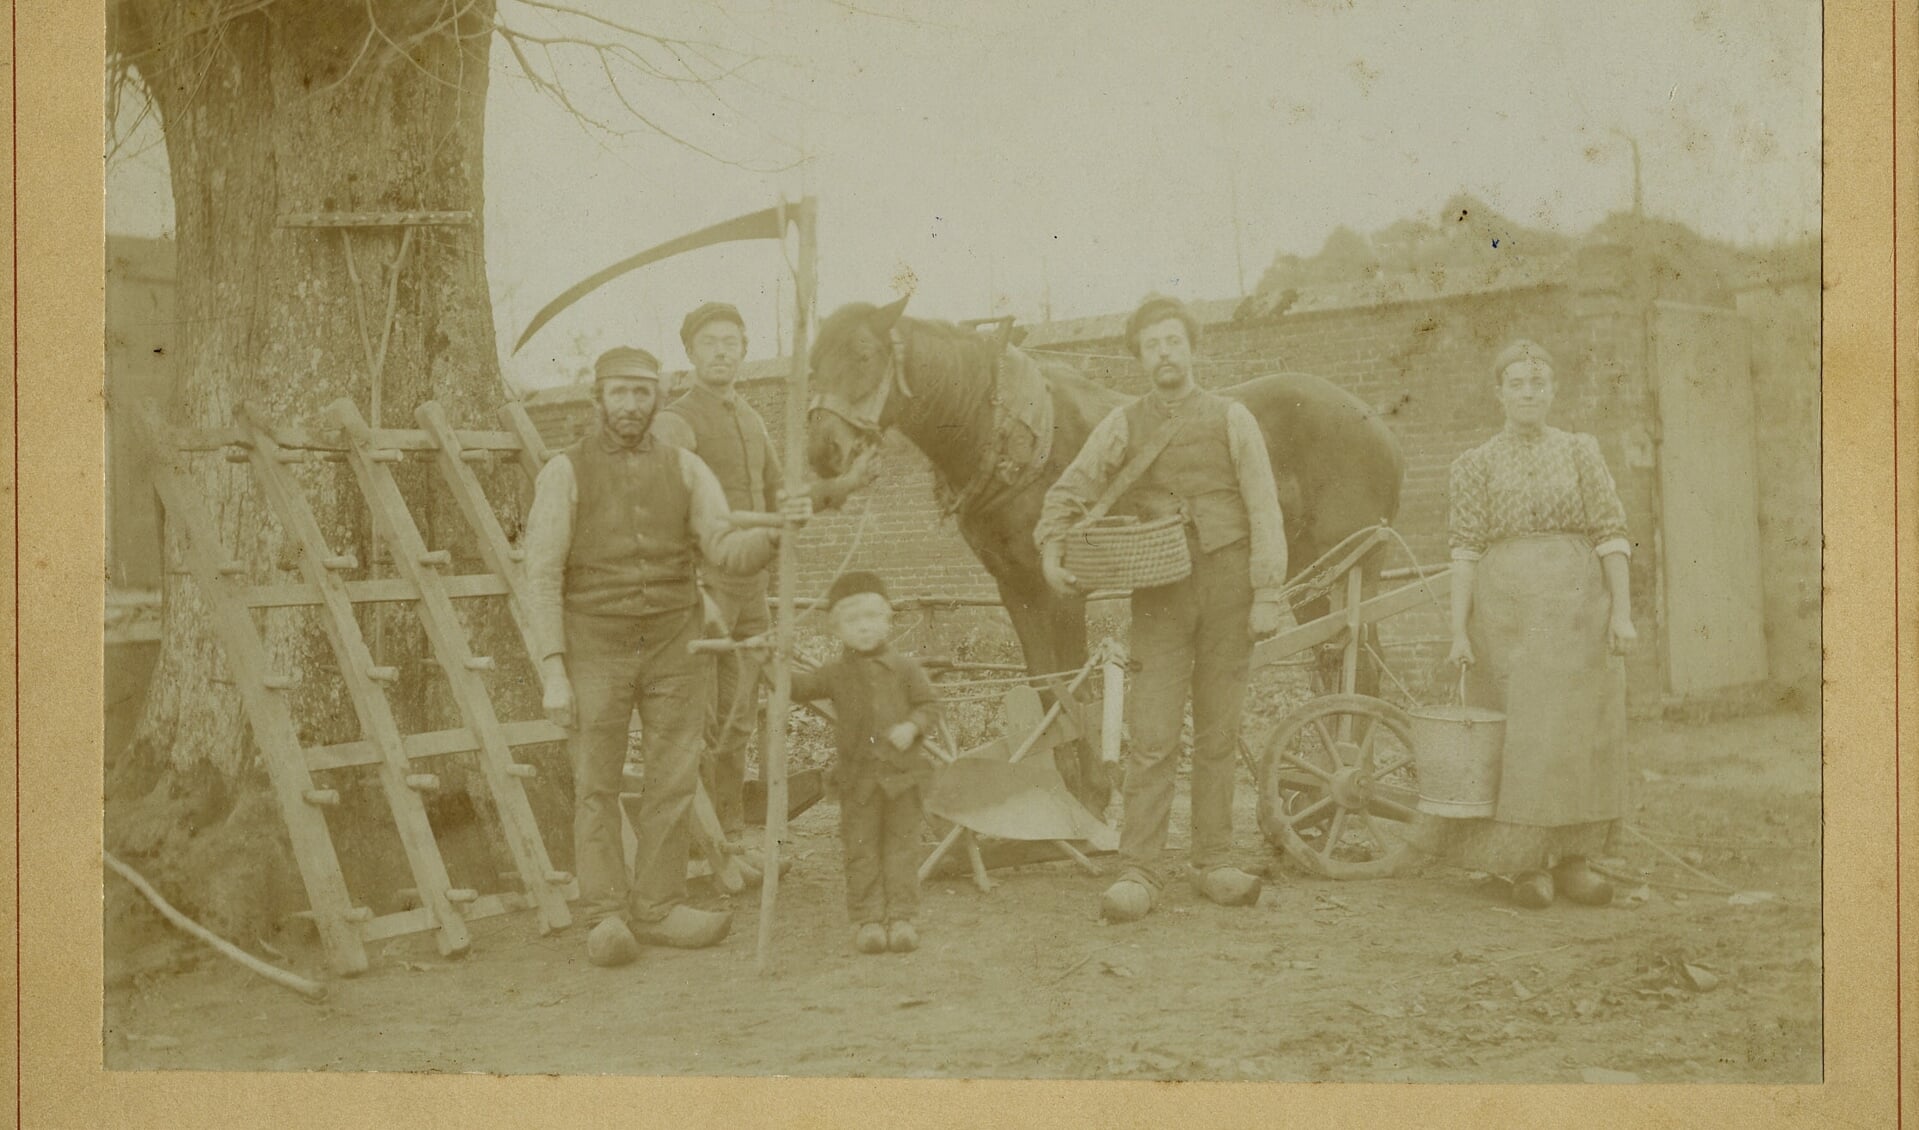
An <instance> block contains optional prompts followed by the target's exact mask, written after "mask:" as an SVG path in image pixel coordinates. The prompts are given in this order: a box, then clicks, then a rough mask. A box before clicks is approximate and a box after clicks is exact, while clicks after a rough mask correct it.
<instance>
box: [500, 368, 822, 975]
mask: <svg viewBox="0 0 1919 1130" xmlns="http://www.w3.org/2000/svg"><path fill="white" fill-rule="evenodd" d="M593 399H594V403H595V405H596V407H597V409H598V413H597V414H598V418H599V419H598V426H597V427H596V428H595V429H594V430H593V431H591V432H590V433H588V434H587V435H586V436H585V437H584V438H582V439H581V440H580V441H579V442H577V443H575V444H573V445H572V446H571V447H568V448H567V449H566V450H565V451H562V452H560V453H558V454H556V455H554V456H553V458H552V459H551V460H549V461H548V462H547V464H546V466H545V467H544V468H543V469H542V470H541V471H540V474H539V478H538V479H537V480H536V482H535V484H534V492H533V505H532V507H531V509H530V511H529V513H528V515H527V523H526V536H525V549H526V581H527V590H528V595H527V602H528V609H527V611H528V615H529V617H530V618H531V620H532V622H533V630H534V634H535V635H536V637H537V638H538V640H539V641H540V650H541V655H540V676H541V681H542V683H543V685H544V690H545V708H546V712H547V715H548V717H549V718H551V719H552V720H553V721H555V722H557V723H559V724H560V725H561V726H562V727H564V728H565V729H566V731H567V746H568V751H569V753H570V754H571V758H572V762H573V803H574V814H573V844H574V851H573V855H574V870H575V871H576V872H577V873H578V875H579V881H580V913H581V917H582V918H584V919H585V920H587V921H589V922H593V923H595V925H594V927H593V930H592V933H591V934H590V935H589V937H588V939H587V956H588V958H589V959H590V960H592V961H593V962H594V963H595V964H600V965H619V964H624V963H626V962H628V961H631V960H633V958H634V957H636V956H637V955H638V943H639V942H646V943H648V944H652V945H667V946H678V947H683V948H695V947H700V946H709V945H713V944H714V943H716V942H718V941H719V940H720V939H721V938H723V937H725V936H726V932H727V930H728V928H729V927H730V925H731V923H732V916H731V915H730V914H727V913H720V912H715V911H705V910H699V909H696V908H694V907H692V906H690V905H688V904H687V902H686V895H687V892H686V858H687V846H688V842H687V836H688V825H689V819H688V817H689V813H690V812H691V810H692V806H693V798H694V791H695V784H696V782H697V781H698V773H699V748H700V726H701V723H702V721H703V719H704V717H705V704H706V699H707V694H708V691H707V682H708V676H709V668H708V667H707V665H706V664H705V663H703V662H702V661H701V660H700V659H699V658H697V657H695V656H693V655H690V654H689V653H688V652H687V644H688V642H689V641H691V640H694V639H696V638H698V636H699V634H700V627H701V621H702V615H701V602H700V594H699V589H698V587H697V584H696V571H697V569H698V567H699V566H700V564H701V563H704V564H705V565H706V567H708V568H709V569H713V570H717V571H720V572H731V573H738V574H751V573H753V572H755V571H758V570H761V569H764V568H765V567H766V563H767V561H768V560H769V559H770V558H771V557H772V555H773V551H774V548H775V547H776V545H777V542H778V533H777V531H774V530H748V529H738V528H735V527H733V526H732V525H731V524H729V523H728V521H727V512H728V507H727V502H726V495H725V493H724V492H723V491H722V490H721V489H720V484H719V482H718V481H717V480H716V479H714V477H713V472H711V471H709V470H708V469H707V467H706V465H705V464H704V463H701V462H700V461H699V460H698V459H696V458H694V457H693V456H692V455H691V454H689V453H688V452H686V451H685V450H683V449H681V448H678V447H675V446H673V445H671V444H666V443H661V442H659V441H658V440H656V439H655V438H654V437H653V435H652V434H651V432H650V430H649V429H650V426H651V424H652V423H653V420H654V415H655V410H656V409H657V408H658V405H659V400H660V364H659V361H658V360H656V359H655V358H654V357H653V355H652V354H650V353H647V352H646V351H645V350H642V349H630V348H625V347H622V348H618V349H611V350H608V351H607V352H605V353H603V354H601V355H600V357H599V359H598V360H597V361H596V362H595V363H594V366H593ZM802 510H804V511H805V512H804V513H801V512H800V511H802ZM810 512H811V511H810V507H809V506H806V505H805V500H804V499H801V500H800V504H799V505H798V506H796V507H795V508H794V512H793V515H792V516H793V518H794V520H795V521H804V519H805V517H806V515H807V514H810ZM635 706H637V707H638V708H639V712H640V722H641V726H642V734H641V744H640V756H641V759H642V761H643V763H644V767H645V775H646V776H645V780H646V784H645V787H644V789H643V791H642V796H641V800H640V808H639V815H638V818H637V820H636V821H635V827H634V829H633V830H634V833H635V835H636V836H637V837H638V840H639V846H638V851H637V853H636V856H635V860H634V866H633V873H632V876H631V879H630V881H629V878H628V875H627V871H626V866H625V862H624V860H623V859H622V858H621V836H620V785H621V770H622V768H623V766H624V764H625V762H626V747H627V732H628V722H629V719H630V718H631V716H632V713H633V710H634V707H635Z"/></svg>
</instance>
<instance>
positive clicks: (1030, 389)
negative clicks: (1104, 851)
mask: <svg viewBox="0 0 1919 1130" xmlns="http://www.w3.org/2000/svg"><path fill="white" fill-rule="evenodd" d="M905 308H906V299H905V298H902V299H900V300H899V301H897V302H894V303H892V304H891V305H888V306H884V307H881V306H875V305H872V304H870V303H849V304H847V305H844V306H841V307H840V308H839V309H837V310H835V311H834V312H833V313H832V314H831V315H829V316H828V317H827V318H826V319H825V320H824V321H823V322H821V323H820V327H819V336H818V339H817V341H816V342H815V344H814V346H813V348H812V351H811V354H810V357H809V364H810V367H811V388H812V393H813V395H812V399H811V402H810V404H809V405H808V411H807V448H806V458H807V462H808V464H809V465H810V466H811V468H812V470H813V471H814V473H815V474H817V475H819V476H820V477H822V478H831V477H837V476H838V475H840V474H841V473H842V472H843V471H844V470H845V469H846V468H847V467H849V466H851V465H852V463H853V461H854V460H855V459H856V458H858V457H859V456H860V455H861V454H862V453H863V452H865V451H867V450H868V449H870V448H872V447H873V446H875V445H876V444H877V443H878V442H879V441H880V439H881V437H882V435H883V434H884V433H885V432H886V431H887V430H889V429H890V430H894V431H897V432H899V433H901V434H902V435H904V436H905V437H906V438H907V439H908V440H910V441H911V442H912V443H913V445H914V446H916V447H918V448H919V450H920V451H921V452H922V453H923V454H924V455H925V456H926V458H927V460H928V462H930V463H931V464H932V467H933V472H934V475H935V479H936V482H937V484H938V486H939V489H940V492H941V494H942V496H943V497H944V498H945V499H946V502H947V507H946V508H947V510H948V511H949V512H950V513H951V514H952V515H953V516H954V518H955V519H956V522H957V525H958V527H959V531H960V536H961V537H962V538H964V539H965V541H966V544H967V546H968V547H970V548H971V549H972V551H973V553H974V555H975V556H977V557H978V558H979V561H980V563H981V564H982V565H983V566H985V568H986V571H987V572H988V573H989V574H991V575H992V577H993V581H994V583H995V584H996V585H997V586H998V588H999V594H1000V600H1001V602H1002V604H1003V605H1004V607H1005V609H1006V612H1007V614H1008V616H1009V617H1010V618H1011V619H1012V623H1013V630H1014V632H1015V633H1016V634H1017V635H1018V637H1019V641H1020V647H1021V650H1022V651H1023V652H1024V655H1025V662H1026V667H1027V670H1028V671H1029V672H1030V673H1031V674H1034V675H1040V674H1045V673H1048V672H1057V671H1070V670H1077V669H1078V668H1079V667H1080V666H1081V665H1083V664H1084V663H1085V662H1086V656H1087V645H1086V602H1085V600H1084V598H1083V597H1079V596H1072V597H1067V596H1061V595H1060V594H1058V593H1056V592H1054V591H1053V590H1052V589H1051V588H1049V587H1048V586H1047V584H1046V582H1045V578H1044V575H1043V573H1042V571H1041V569H1040V555H1039V550H1038V548H1037V547H1036V546H1035V545H1034V543H1033V529H1034V527H1035V525H1037V524H1038V521H1039V514H1040V506H1041V502H1042V500H1043V499H1044V498H1045V496H1046V491H1047V488H1049V487H1050V486H1052V485H1053V483H1054V481H1055V480H1057V479H1058V478H1059V477H1060V474H1061V473H1062V472H1063V471H1065V469H1066V467H1067V465H1068V464H1070V463H1071V462H1072V460H1073V457H1074V455H1076V454H1077V453H1078V452H1079V450H1080V448H1081V446H1083V445H1084V444H1085V442H1086V438H1087V436H1088V435H1089V434H1090V433H1091V432H1092V430H1093V428H1094V426H1095V425H1097V424H1098V423H1099V422H1100V421H1101V420H1102V419H1104V418H1105V417H1106V415H1107V414H1108V413H1109V412H1111V411H1113V410H1114V409H1115V408H1118V407H1119V406H1120V405H1122V404H1124V403H1126V402H1127V400H1128V398H1127V397H1126V396H1125V395H1124V394H1122V393H1119V392H1116V391H1114V390H1113V389H1110V388H1107V387H1105V386H1103V385H1100V384H1097V383H1095V382H1093V381H1091V380H1089V379H1087V378H1086V377H1084V376H1083V375H1081V374H1080V373H1078V372H1076V371H1075V370H1074V369H1073V368H1072V366H1070V365H1068V364H1065V363H1061V362H1058V361H1054V360H1043V359H1035V358H1033V357H1032V356H1031V355H1029V354H1026V353H1025V352H1024V351H1021V350H1019V349H1018V348H1016V347H1013V346H1010V345H1006V344H1004V343H1003V342H1002V341H999V340H995V339H994V338H993V337H991V336H989V335H987V334H985V333H982V332H979V331H978V330H974V329H967V328H963V327H960V326H957V325H954V324H952V323H949V322H940V321H932V320H927V319H920V318H909V317H906V316H904V311H905ZM1216 391H1217V392H1218V393H1219V394H1220V395H1223V396H1227V397H1231V398H1233V399H1235V400H1238V401H1241V402H1242V403H1244V404H1245V405H1246V406H1247V407H1248V408H1249V409H1251V410H1252V414H1253V417H1254V418H1255V419H1256V420H1258V421H1259V425H1260V430H1261V431H1262V432H1263V433H1264V434H1265V437H1266V450H1267V452H1268V453H1269V455H1270V457H1271V459H1272V463H1273V479H1274V482H1275V484H1276V485H1277V487H1278V490H1279V501H1280V509H1281V512H1282V514H1283V515H1284V518H1285V526H1286V549H1287V563H1288V569H1289V572H1291V573H1292V574H1293V575H1295V576H1296V575H1297V574H1298V573H1299V572H1300V571H1301V570H1303V569H1304V568H1305V567H1307V566H1309V565H1311V564H1312V563H1313V562H1314V561H1315V560H1317V559H1318V558H1319V557H1320V556H1321V555H1322V554H1324V553H1325V552H1326V551H1327V550H1329V549H1331V548H1332V547H1334V546H1336V545H1337V544H1338V543H1339V542H1340V541H1341V540H1342V539H1344V538H1346V537H1347V536H1348V535H1350V534H1353V533H1354V532H1356V531H1358V530H1362V529H1365V528H1366V527H1369V526H1373V525H1376V524H1379V523H1381V522H1390V521H1391V520H1392V519H1393V518H1394V517H1395V515H1396V514H1397V512H1398V509H1399V494H1400V485H1401V480H1402V478H1403V476H1404V473H1405V460H1404V458H1403V457H1402V455H1401V453H1400V450H1399V443H1398V441H1397V439H1396V438H1395V437H1394V435H1393V433H1392V431H1391V430H1390V429H1389V428H1387V426H1386V424H1385V422H1384V421H1383V420H1382V419H1381V418H1380V415H1379V413H1378V412H1377V411H1376V410H1374V409H1373V408H1372V407H1371V406H1370V405H1368V404H1367V403H1365V402H1364V401H1362V400H1360V399H1359V398H1358V397H1356V396H1354V395H1352V394H1351V393H1349V392H1347V391H1345V390H1344V389H1341V388H1340V387H1339V386H1337V385H1335V384H1333V383H1331V382H1330V381H1327V380H1325V379H1323V378H1320V377H1316V376H1311V375H1308V374H1305V373H1290V372H1289V373H1279V374H1275V375H1270V376H1263V377H1258V378H1255V379H1253V380H1249V381H1246V382H1244V383H1241V384H1237V385H1233V386H1232V387H1230V388H1223V389H1218V390H1216ZM1377 561H1378V555H1377V554H1375V555H1373V557H1372V559H1371V560H1370V561H1369V562H1368V563H1366V564H1365V565H1364V566H1363V568H1365V569H1366V570H1367V571H1368V572H1369V573H1371V574H1376V573H1377V571H1378V563H1377ZM1368 579H1369V580H1371V579H1376V578H1374V577H1369V578H1368ZM1293 611H1294V614H1295V616H1296V617H1297V618H1298V619H1299V620H1300V622H1302V623H1303V622H1305V621H1306V620H1307V619H1309V618H1312V617H1315V616H1319V615H1323V614H1325V613H1326V612H1328V611H1330V604H1329V601H1328V599H1327V598H1326V597H1324V596H1320V597H1317V598H1313V599H1310V600H1307V601H1305V602H1303V603H1300V604H1298V605H1296V606H1295V607H1294V609H1293ZM1070 745H1071V746H1072V747H1073V748H1068V747H1065V746H1063V747H1060V748H1059V750H1058V759H1059V767H1060V773H1061V776H1062V777H1063V778H1064V779H1065V780H1066V783H1067V785H1068V787H1069V788H1071V789H1072V791H1073V792H1074V793H1075V795H1076V796H1077V797H1078V798H1079V799H1080V800H1081V801H1082V803H1085V804H1086V806H1087V808H1089V809H1090V810H1091V811H1092V812H1094V813H1095V814H1099V813H1103V812H1104V811H1105V808H1106V805H1107V802H1108V801H1109V800H1110V799H1111V789H1110V785H1109V784H1108V782H1107V781H1106V779H1105V774H1104V773H1103V772H1101V771H1100V767H1099V766H1098V764H1097V756H1096V754H1095V753H1094V751H1092V750H1091V749H1090V747H1089V743H1085V742H1078V743H1070Z"/></svg>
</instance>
